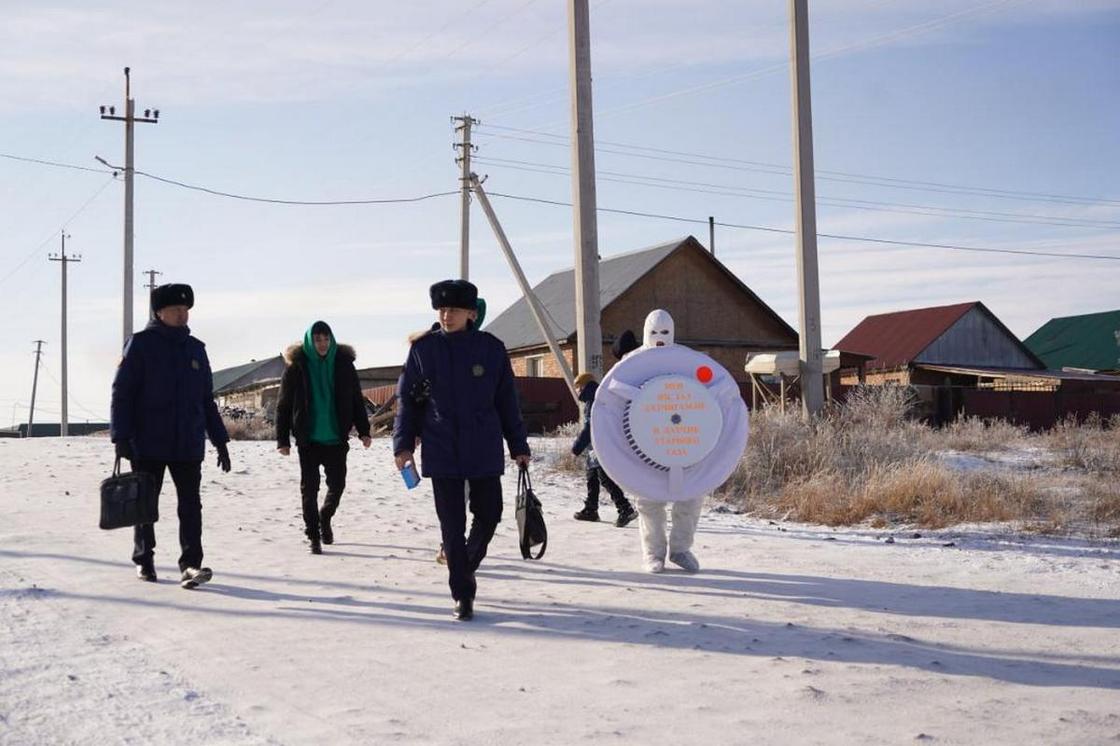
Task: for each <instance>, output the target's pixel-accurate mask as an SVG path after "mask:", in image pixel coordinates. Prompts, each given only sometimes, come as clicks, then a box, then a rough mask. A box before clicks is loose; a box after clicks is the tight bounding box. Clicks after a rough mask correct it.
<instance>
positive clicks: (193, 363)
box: [191, 360, 202, 370]
mask: <svg viewBox="0 0 1120 746" xmlns="http://www.w3.org/2000/svg"><path fill="white" fill-rule="evenodd" d="M191 367H192V368H194V369H195V370H198V369H199V368H201V367H202V366H201V365H199V364H198V361H197V360H191Z"/></svg>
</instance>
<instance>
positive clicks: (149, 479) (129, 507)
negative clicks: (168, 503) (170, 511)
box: [100, 457, 159, 529]
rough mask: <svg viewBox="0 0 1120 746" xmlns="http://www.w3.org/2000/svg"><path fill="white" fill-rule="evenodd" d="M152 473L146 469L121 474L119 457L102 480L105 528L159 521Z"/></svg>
mask: <svg viewBox="0 0 1120 746" xmlns="http://www.w3.org/2000/svg"><path fill="white" fill-rule="evenodd" d="M156 487H157V482H156V478H155V476H153V475H152V474H148V473H146V472H139V471H130V472H128V473H126V474H122V473H121V460H120V457H117V460H116V463H115V464H113V476H111V477H109V478H108V479H106V480H104V481H102V482H101V522H100V526H101V528H104V529H111V528H124V527H125V526H139V525H140V524H142V523H155V522H156V521H158V520H159V492H158V491H157V489H156Z"/></svg>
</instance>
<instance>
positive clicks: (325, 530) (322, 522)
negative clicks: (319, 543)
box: [319, 511, 334, 544]
mask: <svg viewBox="0 0 1120 746" xmlns="http://www.w3.org/2000/svg"><path fill="white" fill-rule="evenodd" d="M319 533H320V534H321V535H322V537H323V543H324V544H334V530H333V529H332V528H331V515H330V514H329V513H327V512H326V511H323V512H321V513H319Z"/></svg>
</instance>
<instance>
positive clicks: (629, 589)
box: [0, 438, 1120, 746]
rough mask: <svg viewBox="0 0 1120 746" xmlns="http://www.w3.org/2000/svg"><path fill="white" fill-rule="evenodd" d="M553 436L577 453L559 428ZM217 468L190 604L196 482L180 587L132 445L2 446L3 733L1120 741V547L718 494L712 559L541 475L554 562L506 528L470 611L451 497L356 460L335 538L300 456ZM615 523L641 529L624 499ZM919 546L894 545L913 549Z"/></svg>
mask: <svg viewBox="0 0 1120 746" xmlns="http://www.w3.org/2000/svg"><path fill="white" fill-rule="evenodd" d="M534 445H535V446H537V447H538V450H541V451H544V450H547V449H549V448H552V449H554V450H555V449H557V448H562V447H564V444H561V443H555V442H554V443H547V442H542V441H536V442H535V444H534ZM231 453H232V455H233V460H234V471H233V472H232V473H230V474H228V475H227V474H221V473H220V472H218V470H217V469H216V468H214V467H213V466H212V463H211V461H212V458H213V456H212V455H211V456H209V457H208V461H207V464H206V466H205V470H204V473H203V506H204V514H203V519H204V534H203V538H204V546H205V548H206V564H208V565H210V566H211V567H213V568H214V572H215V576H214V580H213V582H212V583H210V584H209V585H207V586H204V587H203V588H201V589H199V590H197V591H192V592H189V591H184V590H181V589H180V588H179V587H178V585H177V584H176V583H175V582H173V581H174V580H175V579H176V575H177V573H176V572H175V570H176V568H175V559H176V557H177V555H178V546H177V538H176V520H175V512H174V497H173V491H172V490H171V486H170V484H168V491H167V492H165V496H164V499H163V502H162V514H163V516H164V518H163V519H162V520H161V522H160V524H159V525H158V526H157V529H156V535H157V538H158V540H159V542H160V544H159V548H158V549H157V557H156V559H157V569H158V570H159V572H160V573H161V581H160V583H159V584H157V585H151V584H146V583H141V582H139V581H138V580H136V578H135V576H134V573H133V568H132V565H131V563H130V561H129V554H130V547H131V535H130V532H129V531H128V530H127V529H126V530H123V531H112V532H106V531H100V530H98V529H97V527H96V526H97V486H98V483H99V481H100V480H101V478H103V477H104V476H106V475H107V474H108V472H109V470H110V467H111V446H110V445H109V444H108V442H107V441H106V440H105V439H103V438H86V439H82V438H73V439H69V440H66V441H62V440H58V439H42V440H34V441H14V440H0V515H2V516H3V518H2V520H0V743H5V744H8V743H10V744H44V743H97V744H105V743H138V744H151V743H191V744H198V743H207V744H209V743H230V744H242V743H291V744H300V743H386V742H404V743H425V744H427V743H472V744H473V743H510V744H519V745H520V744H570V743H581V742H582V743H600V742H605V743H642V744H646V743H649V744H657V743H673V744H677V743H682V744H683V743H688V744H713V743H719V744H723V743H752V744H755V743H829V744H834V743H861V744H863V743H889V744H897V743H904V742H912V741H915V740H918V741H922V742H925V741H929V742H934V743H984V744H996V743H1005V744H1016V745H1017V746H1021V745H1022V744H1028V743H1047V744H1059V743H1068V744H1087V743H1103V742H1112V741H1115V740H1120V561H1118V560H1120V544H1118V543H1117V542H1115V541H1113V542H1111V543H1089V542H1078V541H1067V540H1051V539H1045V538H1037V537H1029V538H1023V537H1016V536H1014V535H1010V534H998V533H991V532H988V531H986V529H985V527H976V526H972V527H967V528H965V529H957V530H950V531H940V532H925V531H922V532H920V535H918V536H916V535H915V533H914V532H898V531H896V532H894V533H893V534H888V533H887V532H877V531H872V530H868V529H858V530H857V529H853V530H838V531H834V530H831V529H824V528H819V527H809V526H800V525H794V524H782V525H777V524H772V523H769V522H765V521H756V520H751V519H748V518H745V517H743V516H740V515H736V514H734V513H733V512H731V511H729V510H727V509H726V508H722V507H719V506H714V507H713V506H709V507H710V509H709V510H708V511H706V513H705V516H704V518H703V519H702V521H701V524H700V533H699V535H698V537H697V547H696V553H697V555H698V557H699V558H700V561H701V563H702V564H703V565H704V569H703V570H702V571H701V572H700V573H699V574H697V575H687V574H685V573H683V572H667V573H666V574H664V575H647V574H645V573H642V572H640V571H639V569H638V568H639V564H638V535H637V530H636V527H635V526H633V525H632V526H630V527H628V528H625V529H616V528H614V527H613V526H612V525H610V524H609V523H605V522H604V523H600V524H586V523H577V522H576V521H573V520H572V519H571V513H572V512H573V511H574V510H576V509H577V508H578V507H579V504H580V501H581V496H582V484H581V480H580V479H578V478H577V477H576V476H574V475H569V474H561V473H555V472H550V471H548V470H547V469H546V468H543V467H538V468H537V469H536V470H535V473H536V478H535V480H534V482H535V484H534V486H535V487H536V489H537V492H538V495H539V496H540V497H541V499H542V500H543V502H544V505H545V510H546V515H547V517H548V518H549V521H550V522H549V530H550V545H549V549H548V553H547V555H546V556H545V558H544V560H542V561H540V562H526V561H524V560H522V559H521V557H520V554H519V552H518V550H517V546H516V543H517V542H516V538H515V537H516V531H515V523H514V521H513V510H512V494H513V484H514V482H513V473H512V472H511V473H510V474H509V475H507V480H506V486H507V493H506V495H507V499H506V516H505V520H504V521H503V523H502V526H501V527H500V528H499V531H498V535H497V536H496V537H495V539H494V543H493V544H492V545H491V555H490V557H489V558H488V559H487V561H486V562H485V563H484V565H483V568H482V570H481V571H480V573H479V576H478V584H479V595H478V602H477V607H476V613H477V616H476V618H475V619H474V621H472V622H469V623H459V622H455V621H453V620H452V619H451V614H450V611H451V600H450V597H449V595H448V591H447V586H446V570H445V568H444V567H442V566H440V565H437V564H436V563H435V562H434V561H433V560H434V555H435V549H436V547H437V545H438V532H437V527H436V519H435V512H434V509H433V507H432V504H431V492H430V488H429V487H428V486H427V484H425V485H424V486H422V487H420V488H418V489H417V490H414V491H412V492H408V491H406V490H405V489H404V487H403V485H402V484H401V482H400V479H399V476H398V475H397V474H396V472H395V471H394V470H393V468H392V465H391V458H390V455H389V443H388V441H387V440H378V441H375V442H374V446H373V448H371V449H370V450H369V451H362V450H361V449H360V448H358V449H355V450H353V451H351V455H350V476H349V489H348V491H347V494H346V495H345V497H344V499H343V504H342V508H341V510H340V512H339V515H338V517H337V518H336V521H335V526H336V534H337V543H336V544H335V545H334V546H331V547H326V548H325V552H326V553H325V554H324V555H322V556H319V557H316V556H311V555H309V554H308V553H307V552H306V549H305V548H304V544H303V541H302V536H301V530H300V528H301V527H300V519H299V500H298V497H297V484H298V469H297V464H296V462H295V459H294V457H292V458H289V459H284V458H283V457H281V456H279V455H277V454H276V453H275V451H274V450H273V448H272V445H271V444H269V443H248V442H240V443H234V444H232V448H231ZM603 514H604V517H605V518H606V517H610V518H613V510H612V509H610V508H605V509H604V510H603ZM888 539H891V541H888Z"/></svg>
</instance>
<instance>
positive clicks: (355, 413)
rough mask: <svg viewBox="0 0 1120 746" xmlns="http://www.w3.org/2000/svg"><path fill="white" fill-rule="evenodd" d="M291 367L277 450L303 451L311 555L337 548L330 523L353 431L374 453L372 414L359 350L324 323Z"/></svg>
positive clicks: (292, 350)
mask: <svg viewBox="0 0 1120 746" xmlns="http://www.w3.org/2000/svg"><path fill="white" fill-rule="evenodd" d="M284 359H285V361H286V362H287V364H288V366H287V368H285V370H284V375H283V377H282V378H281V379H280V398H279V400H278V402H277V404H276V449H277V450H278V451H279V452H280V453H281V454H282V455H284V456H287V455H289V454H290V453H291V447H292V443H291V437H292V436H293V435H294V436H295V439H296V448H297V450H298V451H299V468H300V482H299V488H300V497H301V499H302V502H303V524H304V530H305V533H306V535H307V538H308V540H309V541H310V543H311V553H312V554H322V552H323V547H322V545H323V544H333V543H334V529H333V527H332V525H331V519H332V518H334V514H335V512H336V511H337V510H338V503H339V501H340V500H341V499H342V492H343V490H345V489H346V454H347V452H349V450H350V445H349V443H348V442H347V440H348V439H349V437H350V431H351V430H352V429H353V430H357V432H358V437H359V438H361V440H362V445H363V446H365V447H366V448H369V445H370V442H371V441H370V436H369V415H368V414H367V412H366V403H365V397H363V396H362V390H361V386H360V384H359V382H358V373H357V371H356V370H355V368H354V359H355V354H354V348H353V347H350V346H349V345H340V344H338V343H336V342H335V339H334V332H332V331H331V328H330V326H329V325H328V324H327V323H326V322H325V321H316V322H315V323H314V324H312V325H311V327H310V328H309V329H308V330H307V332H306V333H305V334H304V338H303V342H302V343H300V344H294V345H292V346H291V347H289V348H288V349H287V351H286V352H285V353H284ZM319 467H322V468H323V471H324V472H325V473H326V477H327V495H326V497H325V498H324V500H323V508H322V510H321V511H320V510H319Z"/></svg>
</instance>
